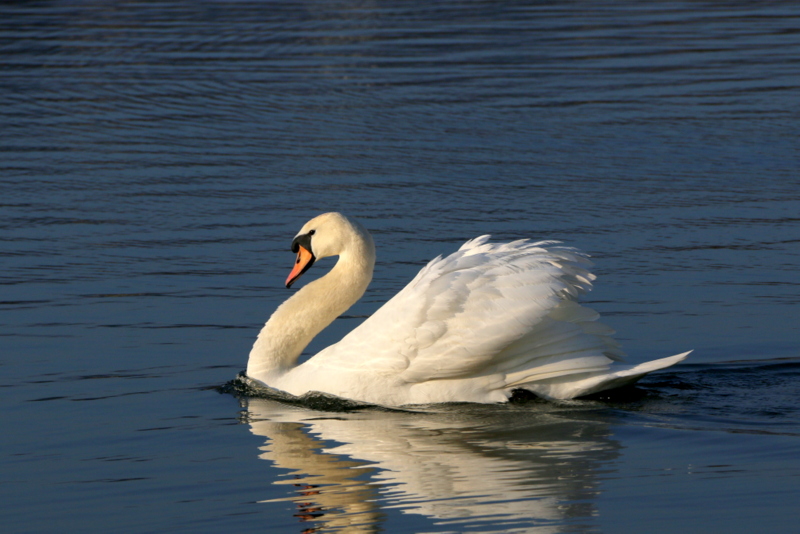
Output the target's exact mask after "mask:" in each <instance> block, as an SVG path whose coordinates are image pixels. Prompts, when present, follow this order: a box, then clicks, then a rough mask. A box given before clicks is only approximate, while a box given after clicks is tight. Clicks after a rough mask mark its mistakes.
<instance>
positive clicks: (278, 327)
mask: <svg viewBox="0 0 800 534" xmlns="http://www.w3.org/2000/svg"><path fill="white" fill-rule="evenodd" d="M366 237H367V239H360V240H357V241H356V242H355V243H353V244H352V245H351V246H350V247H346V248H345V249H344V250H343V251H342V253H341V254H340V255H339V259H338V261H337V262H336V265H334V267H333V269H331V271H330V272H329V273H328V274H326V275H325V276H323V277H322V278H319V279H318V280H315V281H313V282H311V283H309V284H307V285H305V286H304V287H303V288H301V289H300V290H299V291H297V293H295V294H294V295H293V296H292V297H291V298H289V299H288V300H286V301H285V302H284V303H283V304H281V305H280V306H279V307H278V309H277V310H275V312H274V313H273V314H272V316H271V317H270V319H269V321H267V323H266V324H265V325H264V327H263V328H262V329H261V332H260V333H259V335H258V339H257V340H256V342H255V344H254V345H253V349H252V350H251V352H250V358H249V360H248V364H247V375H248V376H250V377H251V378H255V379H257V380H261V381H262V382H264V383H266V384H270V382H273V383H274V380H275V379H276V378H277V377H279V376H281V375H283V374H285V373H286V372H288V371H289V370H291V369H292V368H293V367H294V366H295V365H296V364H297V359H298V358H299V357H300V355H301V354H302V352H303V350H304V349H305V348H306V347H307V346H308V344H309V343H310V342H311V340H312V339H314V337H315V336H316V335H317V334H319V332H321V331H322V330H323V329H324V328H325V327H327V326H328V325H330V324H331V323H332V322H333V321H334V319H336V318H337V317H338V316H339V315H341V314H342V313H344V312H345V311H347V310H348V309H349V308H350V306H352V305H353V304H355V303H356V302H357V301H358V299H360V298H361V296H362V295H363V294H364V292H365V291H366V289H367V286H368V285H369V283H370V281H371V280H372V271H373V268H374V265H375V249H374V245H373V243H372V239H371V237H370V236H369V234H366Z"/></svg>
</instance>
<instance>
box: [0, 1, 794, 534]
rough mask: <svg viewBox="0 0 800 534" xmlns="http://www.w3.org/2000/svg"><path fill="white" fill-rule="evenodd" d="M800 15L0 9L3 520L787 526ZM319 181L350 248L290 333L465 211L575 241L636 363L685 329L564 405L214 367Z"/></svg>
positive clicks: (171, 6)
mask: <svg viewBox="0 0 800 534" xmlns="http://www.w3.org/2000/svg"><path fill="white" fill-rule="evenodd" d="M799 23H800V7H798V6H797V5H796V4H795V3H793V2H769V3H764V2H728V3H700V2H648V3H628V2H605V3H601V4H599V3H596V2H586V3H581V2H575V3H566V2H564V3H546V2H540V3H516V2H436V3H430V2H429V3H422V2H392V3H388V4H387V3H381V4H374V3H369V2H358V3H346V2H312V1H309V2H285V3H284V2H271V3H270V2H244V1H242V2H239V1H230V2H218V3H210V2H193V3H177V2H171V1H163V2H158V3H153V2H125V1H122V2H114V3H107V2H89V1H84V2H81V1H76V2H10V3H5V4H3V5H2V6H0V256H2V269H0V285H1V286H2V290H1V293H0V336H2V337H1V338H0V386H2V387H1V388H0V395H1V396H2V406H3V410H2V428H3V429H4V432H3V439H2V441H0V465H2V467H1V468H0V496H1V497H2V501H3V503H4V506H3V507H2V511H1V512H0V519H2V524H3V529H4V532H14V533H18V532H44V531H55V530H59V531H79V530H85V531H107V530H112V529H119V530H122V531H125V532H164V531H172V532H185V531H194V532H197V531H200V532H211V531H218V530H221V529H225V530H230V531H241V532H250V531H263V530H265V529H266V530H268V531H271V532H272V531H274V532H311V531H318V532H325V531H335V530H337V529H338V530H339V531H343V532H358V531H363V532H375V531H386V532H456V531H457V532H461V531H482V532H487V531H489V532H491V531H499V532H506V531H521V532H522V531H524V532H537V533H538V532H632V531H639V530H641V528H642V525H647V529H648V531H650V532H676V531H686V532H706V531H709V530H717V531H726V532H751V531H753V530H764V531H772V532H787V531H791V530H793V529H794V527H795V525H796V523H797V520H798V519H800V517H798V508H797V505H796V503H797V502H798V498H799V497H800V460H798V459H799V458H800V439H798V436H800V419H799V418H798V410H797V402H796V399H797V398H798V393H800V378H798V375H800V372H799V371H800V353H798V345H800V343H798V342H799V341H800V336H799V335H798V333H797V332H798V319H797V317H798V316H797V305H798V303H800V282H798V278H797V265H798V260H799V259H800V245H799V243H800V218H799V217H798V213H800V176H798V168H800V165H798V163H800V157H799V156H800V151H799V150H798V148H799V145H798V141H797V140H798V138H800V112H798V107H797V94H798V89H800V68H799V67H800V65H799V63H800V60H798V58H799V57H800V32H798V29H797V28H798V27H800V25H799ZM328 210H338V211H342V212H344V213H347V214H349V215H352V216H354V217H357V218H359V219H360V220H361V221H362V222H363V223H364V224H365V226H367V227H368V228H369V229H370V230H371V231H372V232H373V235H374V237H375V240H376V243H377V247H378V255H379V257H378V264H377V268H376V273H375V278H374V280H373V283H372V286H371V288H370V290H369V291H368V293H367V295H366V296H365V298H364V299H363V300H362V301H361V302H360V303H359V304H357V305H356V306H354V307H353V308H352V309H351V310H350V311H349V312H348V313H347V314H346V316H345V317H343V318H342V319H340V320H338V321H336V322H335V323H334V325H332V327H331V328H330V329H329V330H328V331H326V332H324V333H323V334H322V335H321V336H320V338H319V339H317V340H315V342H314V343H313V344H312V346H311V347H310V348H309V350H308V352H309V354H312V353H313V352H315V351H316V350H318V349H319V348H321V347H323V346H325V345H327V344H329V343H331V342H333V341H335V340H336V339H338V338H340V337H341V336H342V335H343V334H344V333H345V332H347V331H349V330H350V329H351V328H352V327H353V326H355V325H357V324H358V323H359V321H361V320H363V318H364V317H365V316H367V315H369V314H370V313H372V312H373V311H374V310H375V309H377V307H378V306H379V305H380V304H381V303H382V302H384V301H385V300H387V299H388V298H389V297H390V296H391V295H393V294H394V293H395V292H397V291H398V290H399V288H401V287H402V286H403V285H404V284H405V283H406V282H407V281H408V280H410V279H411V278H412V277H413V275H414V274H415V273H416V271H417V270H418V269H419V268H420V267H421V266H422V265H424V263H425V262H426V261H428V260H429V259H431V258H432V257H434V256H436V255H438V254H440V253H447V252H450V251H453V250H455V249H456V248H457V247H458V246H459V245H460V244H461V243H462V242H463V241H464V240H466V239H468V238H471V237H474V236H477V235H480V234H484V233H491V234H493V235H494V236H495V238H496V239H499V240H507V239H516V238H520V237H530V238H534V239H541V238H547V239H560V240H562V241H564V242H565V243H566V244H568V245H570V246H576V247H579V248H581V249H583V250H586V251H587V252H589V253H590V254H592V256H593V257H594V259H595V262H596V268H595V272H596V273H597V274H598V275H599V279H598V281H597V284H596V286H595V290H594V291H593V292H592V293H591V294H590V295H589V297H588V298H587V299H586V302H587V303H588V304H589V305H590V306H592V307H593V308H595V309H597V310H598V311H600V312H601V313H602V314H603V316H604V317H605V322H607V323H608V324H610V325H611V326H613V327H614V328H616V329H617V330H618V332H619V334H618V339H620V340H621V341H622V342H623V347H624V348H625V349H626V351H627V352H628V353H629V355H630V360H631V361H634V362H635V361H642V360H645V359H650V358H656V357H661V356H667V355H670V354H675V353H678V352H682V351H684V350H688V349H695V352H694V353H693V354H692V355H691V358H690V360H689V362H688V363H687V364H685V365H681V366H679V367H677V368H675V369H673V370H670V371H669V372H665V373H661V374H658V375H653V376H652V377H649V378H648V379H646V380H645V381H644V382H642V384H641V386H640V387H638V388H637V389H634V390H633V391H628V392H623V393H621V394H617V395H612V396H610V397H602V398H597V399H589V400H583V401H576V402H571V403H562V404H551V403H543V402H526V403H523V404H518V405H511V406H465V405H455V406H440V407H431V408H428V409H427V410H425V411H424V413H402V412H399V413H398V412H384V411H375V410H355V411H320V410H319V408H323V407H326V406H321V405H316V406H315V407H316V409H312V408H309V407H298V406H295V405H285V404H281V403H279V402H276V401H274V400H270V399H264V398H251V399H247V398H244V397H237V396H235V395H231V394H220V393H219V392H218V391H217V389H216V388H217V387H218V386H220V385H222V384H224V383H225V382H227V381H229V380H231V379H233V378H234V377H235V376H236V374H237V373H238V372H239V371H240V370H241V369H243V368H244V366H245V363H246V358H247V353H248V351H249V348H250V346H251V344H252V342H253V340H254V338H255V335H256V333H257V331H258V328H259V326H260V325H261V324H262V323H263V321H264V320H265V319H266V318H267V317H268V315H269V314H270V313H271V311H272V310H273V309H274V308H275V307H276V306H277V305H278V304H279V303H280V302H282V301H283V300H284V299H285V298H286V297H287V296H288V295H289V294H290V293H289V292H288V291H287V290H286V289H284V288H283V286H282V282H283V280H284V279H285V277H286V274H287V273H288V270H289V269H290V266H291V263H292V261H293V257H292V254H291V253H290V252H289V251H288V248H289V244H290V242H291V238H292V236H294V234H295V233H296V231H297V230H298V229H299V228H300V226H301V225H302V224H303V223H304V222H305V221H306V220H307V219H309V218H311V217H312V216H314V215H316V214H318V213H320V212H323V211H328ZM330 265H331V262H330V261H328V262H325V261H321V262H319V265H318V266H315V268H314V269H312V271H310V272H309V273H308V274H306V275H305V277H304V278H305V279H306V280H308V279H312V278H313V276H315V275H316V276H319V275H320V274H323V273H324V272H325V270H326V269H327V268H329V266H330ZM314 273H316V274H314ZM327 408H328V409H330V408H333V409H337V406H333V407H331V406H327ZM338 409H340V410H341V409H343V407H338ZM314 529H316V530H314Z"/></svg>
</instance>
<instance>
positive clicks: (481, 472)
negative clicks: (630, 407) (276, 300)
mask: <svg viewBox="0 0 800 534" xmlns="http://www.w3.org/2000/svg"><path fill="white" fill-rule="evenodd" d="M242 402H243V405H244V406H245V408H246V417H247V422H248V424H249V425H250V430H251V432H252V433H253V434H255V435H257V436H262V437H264V438H266V442H265V443H264V445H263V446H261V447H260V450H261V453H260V455H259V457H260V458H262V459H264V460H268V461H270V462H271V463H272V464H274V466H275V467H277V468H279V469H286V470H288V471H289V473H287V474H286V475H284V476H283V477H282V478H279V479H278V481H277V482H275V483H276V484H282V485H286V486H287V492H286V493H287V496H286V497H285V498H280V499H273V500H269V501H261V502H276V501H291V502H294V504H295V511H294V515H295V517H297V519H298V521H299V522H301V523H304V525H303V527H304V528H305V530H303V532H324V531H336V530H343V531H347V532H375V531H378V530H383V526H382V525H381V524H382V523H384V522H385V521H386V519H387V515H386V514H387V511H388V510H389V509H399V510H400V511H402V512H403V513H409V514H421V515H423V516H426V517H428V518H430V519H431V520H433V521H434V523H435V524H436V525H438V526H439V527H441V528H443V529H445V530H453V529H454V530H474V529H479V530H481V531H483V532H490V531H503V532H506V531H509V529H513V530H514V531H515V532H524V531H535V532H537V533H538V532H560V531H563V528H564V526H565V524H569V525H573V526H576V525H582V526H584V527H586V526H591V525H593V524H594V523H595V518H596V516H597V508H596V505H595V503H594V502H593V501H594V498H595V496H596V495H597V494H598V493H599V490H598V476H599V475H600V474H601V472H605V473H607V472H608V471H607V470H608V469H610V467H609V465H608V464H609V462H610V461H612V460H613V459H615V458H616V457H617V455H618V451H619V448H620V446H619V444H618V443H617V442H616V441H615V440H614V439H612V438H611V437H610V430H609V427H608V424H607V423H606V422H603V421H602V420H599V419H598V418H597V417H596V416H595V417H593V415H592V410H586V409H585V408H584V409H581V408H580V405H576V406H574V407H570V406H558V405H553V404H546V403H536V404H528V403H526V404H525V405H523V406H515V405H503V406H485V405H483V406H482V405H449V406H447V405H444V406H437V407H436V408H435V410H436V411H435V412H424V413H408V412H400V411H377V410H365V411H357V412H347V413H341V412H337V413H332V412H321V411H314V410H309V409H308V408H305V407H298V406H291V405H286V404H282V403H279V402H277V401H274V400H270V399H263V398H246V399H243V400H242Z"/></svg>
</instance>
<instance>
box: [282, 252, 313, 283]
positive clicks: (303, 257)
mask: <svg viewBox="0 0 800 534" xmlns="http://www.w3.org/2000/svg"><path fill="white" fill-rule="evenodd" d="M312 265H314V255H313V254H312V253H310V252H309V251H308V250H306V249H305V247H303V246H298V247H297V261H295V262H294V269H292V272H290V273H289V278H287V279H286V287H287V288H289V287H292V284H294V283H295V282H296V281H297V279H298V278H300V276H302V274H303V273H304V272H306V271H307V270H308V269H309V268H310V267H311V266H312Z"/></svg>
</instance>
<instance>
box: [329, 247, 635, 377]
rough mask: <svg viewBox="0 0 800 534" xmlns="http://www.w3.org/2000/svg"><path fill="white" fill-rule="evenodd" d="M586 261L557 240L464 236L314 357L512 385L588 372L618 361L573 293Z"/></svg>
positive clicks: (583, 280)
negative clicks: (499, 377) (498, 379)
mask: <svg viewBox="0 0 800 534" xmlns="http://www.w3.org/2000/svg"><path fill="white" fill-rule="evenodd" d="M590 266H591V262H590V261H589V260H588V258H587V256H586V255H585V254H583V253H581V252H579V251H577V250H575V249H572V248H567V247H561V246H558V242H553V241H541V242H534V243H531V242H529V241H528V240H519V241H514V242H511V243H503V244H493V243H489V236H488V235H487V236H481V237H478V238H475V239H473V240H470V241H467V242H466V243H465V244H464V245H463V246H462V247H461V248H460V249H459V250H458V251H456V252H455V253H453V254H451V255H449V256H447V257H444V258H443V257H441V256H439V257H437V258H435V259H433V260H432V261H431V262H430V263H428V264H427V265H426V266H425V267H424V268H423V269H422V270H420V272H419V273H418V274H417V276H416V277H415V278H414V279H413V280H412V281H411V282H410V283H409V284H408V285H407V286H406V287H405V288H404V289H403V290H402V291H400V292H399V293H398V294H397V295H395V296H394V298H392V299H391V300H390V301H389V302H387V303H386V304H385V305H384V306H383V307H381V308H380V309H379V310H378V311H377V312H375V314H373V315H372V316H371V317H370V318H369V319H367V320H366V321H364V323H362V324H361V325H360V326H359V327H358V328H356V329H355V330H353V331H352V332H351V333H350V334H348V335H347V336H345V338H344V339H342V340H341V341H340V342H339V343H337V344H335V345H332V346H330V347H328V348H327V349H325V350H323V351H322V352H321V353H319V354H318V355H317V356H315V357H314V359H313V360H316V361H317V362H319V364H320V365H322V364H324V365H325V366H334V367H338V368H346V369H362V370H363V369H370V370H372V371H374V372H386V373H395V374H398V375H399V377H400V378H401V379H402V380H404V381H406V382H408V383H417V382H423V381H429V380H437V379H458V378H468V377H475V376H481V375H491V374H498V373H503V374H505V375H507V378H506V380H503V383H505V385H506V387H509V386H510V385H513V384H514V383H519V384H522V383H526V382H530V381H532V380H534V381H535V380H537V379H544V378H552V377H553V376H562V375H566V374H572V373H582V372H595V371H598V370H602V369H605V368H607V367H608V364H609V363H610V362H611V359H619V358H620V357H621V355H622V353H621V352H620V351H619V346H618V345H617V344H616V343H615V342H614V341H613V340H612V339H611V338H610V335H611V334H612V333H613V331H612V330H611V329H609V328H608V327H606V326H605V325H602V324H601V323H598V322H597V318H598V317H599V316H598V314H597V313H596V312H595V311H593V310H590V309H589V308H586V307H583V306H580V305H579V304H577V303H576V302H575V300H576V299H577V298H578V297H579V296H580V295H581V294H583V293H585V292H587V291H589V290H591V288H592V280H594V279H595V276H594V275H593V274H591V273H590V272H589V271H588V268H589V267H590Z"/></svg>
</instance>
